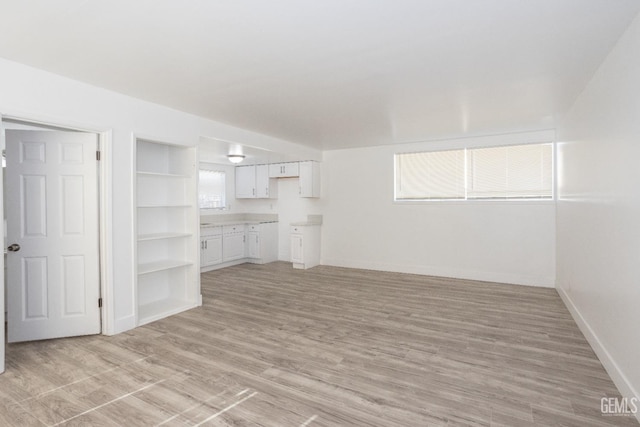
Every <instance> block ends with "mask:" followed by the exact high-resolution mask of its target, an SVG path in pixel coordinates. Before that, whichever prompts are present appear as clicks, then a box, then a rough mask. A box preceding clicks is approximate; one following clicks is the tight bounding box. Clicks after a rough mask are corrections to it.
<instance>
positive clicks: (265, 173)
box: [235, 160, 320, 199]
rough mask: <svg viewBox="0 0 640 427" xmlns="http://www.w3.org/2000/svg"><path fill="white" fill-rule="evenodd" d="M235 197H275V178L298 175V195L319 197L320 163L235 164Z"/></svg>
mask: <svg viewBox="0 0 640 427" xmlns="http://www.w3.org/2000/svg"><path fill="white" fill-rule="evenodd" d="M235 171H236V199H275V198H277V197H278V194H277V193H278V183H277V180H276V178H291V177H294V178H295V177H299V178H300V183H299V186H298V194H299V195H300V197H320V163H318V162H315V161H311V160H309V161H303V162H289V163H274V164H270V165H249V166H236V168H235Z"/></svg>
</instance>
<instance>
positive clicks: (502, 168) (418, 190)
mask: <svg viewBox="0 0 640 427" xmlns="http://www.w3.org/2000/svg"><path fill="white" fill-rule="evenodd" d="M395 162H396V172H395V180H396V182H395V199H396V200H400V201H410V200H470V199H498V200H515V199H552V198H553V166H552V165H553V145H552V144H550V143H545V144H525V145H511V146H505V147H489V148H467V149H461V150H449V151H430V152H422V153H403V154H396V156H395Z"/></svg>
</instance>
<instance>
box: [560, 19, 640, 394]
mask: <svg viewBox="0 0 640 427" xmlns="http://www.w3.org/2000/svg"><path fill="white" fill-rule="evenodd" d="M558 141H561V142H562V143H561V144H560V145H559V151H560V160H559V167H558V174H559V196H560V198H559V201H558V207H557V209H558V218H557V226H558V231H557V233H558V242H557V251H558V277H557V287H558V291H559V292H560V294H561V296H562V297H563V298H564V299H565V302H566V303H567V305H568V307H569V308H570V310H571V311H572V314H573V315H574V318H575V319H576V321H577V322H578V325H579V326H580V327H581V329H582V331H583V333H584V334H585V336H586V337H587V339H588V340H589V341H590V343H591V345H592V347H593V348H594V350H595V351H596V353H597V354H598V356H599V358H600V360H601V361H602V362H603V364H604V366H605V368H607V371H608V372H609V374H610V375H611V377H612V378H613V380H614V381H615V382H616V385H617V386H618V388H619V389H620V391H621V392H622V393H623V394H625V395H627V396H628V397H631V396H633V395H635V396H636V397H640V395H639V394H638V392H639V391H640V363H639V362H640V339H639V338H640V336H639V334H638V326H639V325H640V309H639V308H640V190H639V189H638V184H639V183H640V167H639V165H640V163H639V162H640V19H639V18H638V17H636V19H635V20H634V21H633V23H632V24H631V26H630V27H629V29H628V30H627V32H626V33H625V34H624V36H623V37H622V38H621V39H620V40H619V42H618V43H617V45H616V47H615V48H614V49H613V50H612V51H611V53H610V54H609V56H608V57H607V59H606V60H605V62H604V63H603V64H602V66H601V67H600V69H599V70H598V71H597V73H596V74H595V75H594V77H593V79H592V80H591V82H590V83H589V84H588V85H587V87H586V88H585V90H584V92H583V93H582V94H581V95H580V96H579V98H578V99H577V101H576V103H575V104H574V106H573V107H572V108H571V110H570V112H569V113H568V115H567V116H566V118H565V121H564V123H563V125H562V126H561V128H560V129H559V130H558Z"/></svg>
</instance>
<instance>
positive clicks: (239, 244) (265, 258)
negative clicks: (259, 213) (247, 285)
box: [200, 222, 278, 273]
mask: <svg viewBox="0 0 640 427" xmlns="http://www.w3.org/2000/svg"><path fill="white" fill-rule="evenodd" d="M277 260H278V223H277V222H268V223H260V224H245V223H239V224H233V225H225V226H202V227H201V229H200V271H201V272H202V273H204V272H207V271H211V270H215V269H218V268H223V267H229V266H232V265H236V264H241V263H243V262H250V263H252V264H266V263H268V262H273V261H277Z"/></svg>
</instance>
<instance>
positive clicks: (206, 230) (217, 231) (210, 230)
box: [200, 226, 222, 236]
mask: <svg viewBox="0 0 640 427" xmlns="http://www.w3.org/2000/svg"><path fill="white" fill-rule="evenodd" d="M221 234H222V227H220V226H217V227H202V228H200V235H201V236H219V235H221Z"/></svg>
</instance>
